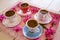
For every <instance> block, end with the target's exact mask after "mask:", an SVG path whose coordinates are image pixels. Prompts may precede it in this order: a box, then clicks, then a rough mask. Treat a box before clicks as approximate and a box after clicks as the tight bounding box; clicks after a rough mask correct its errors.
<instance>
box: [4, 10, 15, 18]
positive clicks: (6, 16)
mask: <svg viewBox="0 0 60 40" xmlns="http://www.w3.org/2000/svg"><path fill="white" fill-rule="evenodd" d="M8 11H11V10H8ZM12 11H14V10H12ZM6 12H7V11H6ZM6 12H5V13H6ZM14 12H15V11H14ZM5 13H4V16H5V17H7V18H10V17H13V16H14V15H16V13H14V14H13V15H12V16H9V17H8V16H6V15H5Z"/></svg>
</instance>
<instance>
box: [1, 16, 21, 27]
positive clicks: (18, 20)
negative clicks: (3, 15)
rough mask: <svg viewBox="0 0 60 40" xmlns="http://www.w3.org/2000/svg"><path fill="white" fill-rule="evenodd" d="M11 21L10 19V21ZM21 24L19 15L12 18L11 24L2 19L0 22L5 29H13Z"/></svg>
mask: <svg viewBox="0 0 60 40" xmlns="http://www.w3.org/2000/svg"><path fill="white" fill-rule="evenodd" d="M11 20H12V19H11ZM20 22H21V17H20V16H19V15H17V17H16V18H14V20H13V22H12V23H11V22H9V20H8V19H4V20H3V21H2V23H3V25H5V26H6V27H14V26H16V25H18V24H19V23H20Z"/></svg>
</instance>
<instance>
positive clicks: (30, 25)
mask: <svg viewBox="0 0 60 40" xmlns="http://www.w3.org/2000/svg"><path fill="white" fill-rule="evenodd" d="M27 25H28V27H30V28H35V27H36V26H37V25H38V22H37V21H36V20H28V22H27Z"/></svg>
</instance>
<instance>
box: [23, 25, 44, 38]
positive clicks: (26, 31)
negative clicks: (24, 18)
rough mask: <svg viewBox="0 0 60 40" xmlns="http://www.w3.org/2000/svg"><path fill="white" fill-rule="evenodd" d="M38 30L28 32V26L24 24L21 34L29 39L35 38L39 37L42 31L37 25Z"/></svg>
mask: <svg viewBox="0 0 60 40" xmlns="http://www.w3.org/2000/svg"><path fill="white" fill-rule="evenodd" d="M38 29H39V32H36V33H31V32H29V28H28V27H27V26H24V28H23V35H24V36H25V37H27V38H29V39H36V38H39V37H40V36H41V35H42V33H43V28H42V26H38Z"/></svg>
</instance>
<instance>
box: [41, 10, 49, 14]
mask: <svg viewBox="0 0 60 40" xmlns="http://www.w3.org/2000/svg"><path fill="white" fill-rule="evenodd" d="M40 12H41V13H42V14H46V13H48V11H47V10H45V9H42V10H41V11H40Z"/></svg>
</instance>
